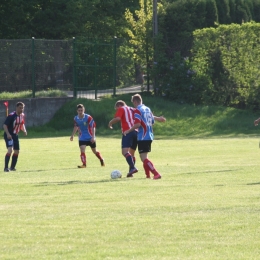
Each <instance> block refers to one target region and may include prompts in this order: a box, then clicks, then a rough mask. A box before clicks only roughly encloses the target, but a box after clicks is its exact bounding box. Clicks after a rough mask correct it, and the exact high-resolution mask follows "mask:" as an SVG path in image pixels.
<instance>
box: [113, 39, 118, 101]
mask: <svg viewBox="0 0 260 260" xmlns="http://www.w3.org/2000/svg"><path fill="white" fill-rule="evenodd" d="M116 44H117V37H116V36H114V46H113V47H114V48H113V50H114V51H113V53H114V60H113V61H114V62H113V63H114V64H113V71H114V76H113V77H114V82H113V83H114V87H113V96H115V95H116V47H117V46H116Z"/></svg>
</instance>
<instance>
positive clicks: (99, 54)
mask: <svg viewBox="0 0 260 260" xmlns="http://www.w3.org/2000/svg"><path fill="white" fill-rule="evenodd" d="M189 43H190V42H189ZM152 45H153V44H152ZM183 46H185V45H184V44H180V43H179V42H176V41H172V39H166V40H165V47H164V48H165V50H166V52H167V56H169V57H170V56H172V53H174V52H176V51H181V52H182V54H183V55H186V53H187V51H186V50H187V49H188V48H185V49H184V50H182V49H183ZM139 47H140V48H143V46H139ZM130 50H132V51H130ZM149 66H150V65H149ZM145 75H147V77H145ZM159 76H160V75H157V78H158V77H159ZM146 78H147V79H148V80H147V82H146ZM149 78H150V77H149V71H148V67H146V66H145V65H144V64H143V65H140V64H136V61H135V60H134V53H133V46H130V43H129V41H128V40H127V39H118V38H113V39H84V40H81V41H78V40H76V39H71V40H43V39H34V38H32V39H25V40H0V91H1V92H4V91H6V92H18V91H23V90H29V91H31V92H32V97H35V93H36V92H38V91H43V90H56V89H57V90H62V91H64V92H66V93H67V94H68V95H69V96H74V97H86V98H95V99H96V98H98V97H100V96H104V95H115V94H121V93H133V92H140V91H145V90H152V89H153V84H152V79H151V78H150V79H149ZM146 83H147V84H146Z"/></svg>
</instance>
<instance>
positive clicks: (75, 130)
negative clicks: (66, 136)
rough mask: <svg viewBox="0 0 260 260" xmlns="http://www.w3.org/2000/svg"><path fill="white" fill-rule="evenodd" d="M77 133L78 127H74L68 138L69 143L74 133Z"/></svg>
mask: <svg viewBox="0 0 260 260" xmlns="http://www.w3.org/2000/svg"><path fill="white" fill-rule="evenodd" d="M77 131H78V127H77V126H74V128H73V130H72V134H71V136H70V141H73V137H74V135H75V134H76V132H77Z"/></svg>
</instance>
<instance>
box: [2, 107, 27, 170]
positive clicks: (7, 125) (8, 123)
mask: <svg viewBox="0 0 260 260" xmlns="http://www.w3.org/2000/svg"><path fill="white" fill-rule="evenodd" d="M24 107H25V105H24V103H22V102H17V103H16V110H15V111H14V112H12V113H10V114H9V115H8V116H7V118H6V119H5V122H4V125H3V128H4V139H5V143H6V148H7V153H6V155H5V167H4V171H5V172H9V171H16V169H15V166H16V163H17V160H18V154H19V150H20V144H19V138H18V133H19V132H20V130H22V131H23V132H24V134H25V135H27V131H26V128H25V124H24V113H23V111H24ZM12 153H13V156H12V162H11V168H10V169H9V168H8V164H9V161H10V157H11V155H12Z"/></svg>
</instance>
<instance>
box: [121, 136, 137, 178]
mask: <svg viewBox="0 0 260 260" xmlns="http://www.w3.org/2000/svg"><path fill="white" fill-rule="evenodd" d="M133 138H134V135H133V132H130V133H128V134H127V135H123V136H122V154H123V156H124V157H125V159H126V162H127V163H128V165H129V172H128V174H127V177H133V174H134V173H136V172H138V170H137V169H136V167H135V165H134V160H133V157H132V155H131V153H130V152H129V150H130V147H131V146H132V144H133Z"/></svg>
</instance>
